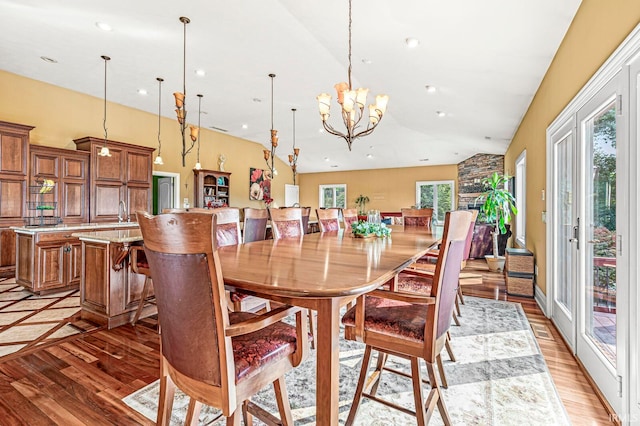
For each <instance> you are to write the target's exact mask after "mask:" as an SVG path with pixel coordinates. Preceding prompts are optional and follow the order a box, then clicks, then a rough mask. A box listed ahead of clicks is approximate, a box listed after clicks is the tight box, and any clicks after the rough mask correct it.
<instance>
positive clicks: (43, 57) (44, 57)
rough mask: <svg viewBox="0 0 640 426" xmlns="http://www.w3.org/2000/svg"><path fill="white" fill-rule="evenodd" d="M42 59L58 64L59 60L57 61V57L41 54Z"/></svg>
mask: <svg viewBox="0 0 640 426" xmlns="http://www.w3.org/2000/svg"><path fill="white" fill-rule="evenodd" d="M40 59H42V60H43V61H45V62H49V63H50V64H57V63H58V61H56V60H55V59H53V58H50V57H48V56H40Z"/></svg>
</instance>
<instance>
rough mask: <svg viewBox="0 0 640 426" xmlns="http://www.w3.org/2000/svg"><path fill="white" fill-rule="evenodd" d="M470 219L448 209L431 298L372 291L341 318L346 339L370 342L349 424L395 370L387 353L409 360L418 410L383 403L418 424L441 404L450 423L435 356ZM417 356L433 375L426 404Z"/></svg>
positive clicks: (454, 289)
mask: <svg viewBox="0 0 640 426" xmlns="http://www.w3.org/2000/svg"><path fill="white" fill-rule="evenodd" d="M470 221H471V214H470V213H468V212H465V211H454V212H448V213H446V215H445V221H444V231H443V236H442V245H441V249H440V254H439V256H438V261H437V263H436V270H435V274H434V277H433V285H432V287H431V295H430V296H425V295H420V294H416V293H405V292H399V291H385V290H374V291H373V292H371V293H368V294H366V295H363V296H360V297H358V299H357V302H356V306H355V307H353V308H351V309H350V310H348V311H347V313H346V314H345V315H344V316H343V317H342V323H343V324H344V326H345V338H346V339H348V340H356V341H360V342H363V343H365V345H366V347H365V353H364V357H363V361H362V368H361V370H360V376H359V379H358V384H357V387H356V392H355V396H354V399H353V404H352V405H351V410H350V411H349V416H348V418H347V421H346V424H347V425H351V424H353V422H354V420H355V417H356V414H357V412H358V408H359V407H360V402H361V400H362V398H363V397H365V398H368V399H371V400H373V401H380V400H381V398H380V397H378V396H376V392H377V389H378V385H379V384H380V380H381V375H382V372H383V371H388V372H392V373H397V372H396V371H395V370H393V369H390V368H386V367H385V364H386V360H387V356H388V355H394V356H398V357H401V358H405V359H408V360H409V361H410V364H411V379H412V382H413V390H414V391H413V394H414V401H415V412H412V411H411V410H410V409H408V408H406V407H400V406H398V405H397V404H394V403H392V402H390V401H384V402H383V403H384V404H385V405H388V406H391V407H395V408H397V409H399V410H401V411H403V412H405V413H410V414H415V416H416V419H417V423H418V425H420V426H422V425H426V424H427V423H428V422H429V419H430V418H431V415H432V414H433V412H434V410H435V408H436V406H437V407H438V411H439V413H440V416H441V417H442V420H443V421H444V423H445V425H450V424H451V418H450V417H449V413H448V411H447V407H446V404H445V402H444V399H443V398H442V392H441V389H440V383H439V378H438V376H437V375H436V374H435V364H436V363H437V362H438V361H437V358H438V357H440V356H441V355H440V353H441V351H442V349H443V347H444V345H445V342H446V339H447V332H448V331H449V327H450V325H451V315H452V313H453V306H454V301H455V297H456V292H457V286H458V275H459V274H460V266H461V264H462V257H463V251H464V245H465V237H466V235H467V231H468V229H469V223H470ZM372 351H377V352H378V363H377V365H376V367H375V369H374V371H373V373H372V375H371V376H369V378H367V372H368V370H369V363H370V361H371V354H372ZM419 359H423V360H424V361H425V362H426V366H427V374H428V376H429V386H430V389H429V395H428V397H427V399H426V406H425V400H424V398H423V390H422V383H423V380H422V373H421V371H420V363H419ZM365 383H366V386H365Z"/></svg>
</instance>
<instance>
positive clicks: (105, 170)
mask: <svg viewBox="0 0 640 426" xmlns="http://www.w3.org/2000/svg"><path fill="white" fill-rule="evenodd" d="M93 148H94V150H95V151H94V153H93V154H92V155H93V156H94V163H93V164H94V166H95V171H94V172H93V176H94V179H95V181H96V183H97V182H98V181H103V182H119V183H122V182H124V181H125V180H124V179H125V176H124V166H123V164H124V158H123V155H124V152H123V150H122V149H118V148H110V149H109V152H110V153H111V157H101V156H99V155H98V154H97V152H98V151H100V148H101V147H100V146H98V145H96V146H94V147H93Z"/></svg>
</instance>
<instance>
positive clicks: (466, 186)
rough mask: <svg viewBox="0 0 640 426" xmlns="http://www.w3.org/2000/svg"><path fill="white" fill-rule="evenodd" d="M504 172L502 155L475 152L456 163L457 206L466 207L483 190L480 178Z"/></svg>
mask: <svg viewBox="0 0 640 426" xmlns="http://www.w3.org/2000/svg"><path fill="white" fill-rule="evenodd" d="M493 172H498V173H500V174H503V173H504V155H494V154H476V155H474V156H473V157H471V158H468V159H466V160H464V161H463V162H461V163H458V208H459V209H466V208H467V205H468V204H473V203H474V202H475V201H476V198H477V197H478V196H479V195H480V194H481V193H482V192H483V191H484V187H483V185H482V180H483V179H484V178H486V177H489V176H491V175H492V174H493Z"/></svg>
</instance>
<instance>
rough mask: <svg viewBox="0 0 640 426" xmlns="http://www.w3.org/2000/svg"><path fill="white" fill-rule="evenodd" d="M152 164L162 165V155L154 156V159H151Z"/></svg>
mask: <svg viewBox="0 0 640 426" xmlns="http://www.w3.org/2000/svg"><path fill="white" fill-rule="evenodd" d="M153 164H157V165H160V166H161V165H163V164H164V161H162V157H160V156H159V155H158V156H156V159H155V160H153Z"/></svg>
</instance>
